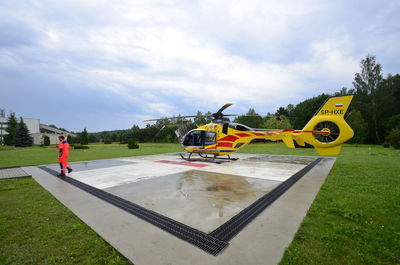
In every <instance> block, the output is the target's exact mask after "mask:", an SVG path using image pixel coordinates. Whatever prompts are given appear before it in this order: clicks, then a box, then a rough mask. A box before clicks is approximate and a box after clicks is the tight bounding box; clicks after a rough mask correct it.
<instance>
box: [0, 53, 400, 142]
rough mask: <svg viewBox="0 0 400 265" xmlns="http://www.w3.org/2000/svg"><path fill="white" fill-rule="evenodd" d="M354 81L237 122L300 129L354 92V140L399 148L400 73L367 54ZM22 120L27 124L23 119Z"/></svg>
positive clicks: (199, 118) (191, 123)
mask: <svg viewBox="0 0 400 265" xmlns="http://www.w3.org/2000/svg"><path fill="white" fill-rule="evenodd" d="M352 85H353V87H351V88H346V87H343V88H341V89H340V90H338V91H337V92H336V93H333V94H326V93H321V94H319V95H316V96H313V97H312V98H309V99H306V100H304V101H302V102H300V103H298V104H296V105H294V104H289V105H287V106H286V107H283V106H282V107H279V108H278V109H277V110H276V111H275V112H274V113H267V115H260V114H258V113H257V112H256V111H255V109H253V108H250V109H249V111H248V112H247V113H245V114H243V115H241V116H238V117H236V118H235V119H234V122H236V123H241V124H245V125H247V126H249V127H252V128H266V129H283V128H295V129H301V128H303V127H304V126H305V124H306V123H307V122H308V121H309V119H310V118H311V117H312V116H313V115H314V113H315V112H316V111H317V110H318V109H319V107H320V106H321V105H322V104H323V103H324V102H325V100H326V99H327V98H328V97H330V96H334V95H348V94H353V95H354V99H353V102H352V103H351V105H350V107H349V109H348V112H347V114H346V116H345V119H346V121H347V122H348V123H349V125H350V126H351V127H352V128H353V130H354V131H355V135H354V137H353V138H352V139H351V142H353V143H365V144H385V145H387V144H388V143H389V142H390V143H391V145H393V146H395V147H397V148H400V75H399V74H394V75H392V74H388V75H387V76H386V78H385V77H383V75H382V66H381V65H380V64H379V63H377V62H376V58H375V56H372V55H367V56H366V57H365V58H364V59H362V60H361V62H360V71H359V72H358V73H355V75H354V81H353V83H352ZM14 118H15V115H14ZM21 122H22V123H23V120H22V119H21ZM209 122H211V112H210V111H208V112H206V113H204V115H203V114H202V113H201V112H200V111H198V112H197V115H196V116H195V117H194V118H193V119H187V118H185V117H182V116H181V115H178V116H177V117H175V118H173V119H167V118H161V119H159V120H157V121H156V122H155V123H154V124H147V125H146V126H145V127H144V128H139V126H137V125H133V126H132V128H131V129H127V130H113V131H102V132H95V133H88V132H87V131H86V128H85V129H84V131H83V132H81V133H77V135H78V136H77V137H76V138H75V139H72V138H71V137H69V141H71V142H75V143H81V144H87V143H96V142H104V143H106V144H107V143H112V142H120V143H128V141H129V140H131V139H134V140H136V141H138V142H178V138H177V137H176V135H175V131H176V130H177V129H178V128H180V127H181V126H182V124H185V126H186V127H187V130H190V129H194V128H196V127H198V126H200V125H204V124H206V123H209ZM15 123H16V121H13V124H14V125H15ZM14 125H13V126H14ZM21 126H22V125H21ZM25 127H26V126H25ZM13 128H16V126H14V127H13ZM9 134H10V135H15V134H14V132H9ZM9 137H11V136H9ZM6 139H8V140H7V142H6V144H10V143H11V142H10V138H6ZM13 139H15V138H13Z"/></svg>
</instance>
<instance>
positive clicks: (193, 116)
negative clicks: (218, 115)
mask: <svg viewBox="0 0 400 265" xmlns="http://www.w3.org/2000/svg"><path fill="white" fill-rule="evenodd" d="M209 116H211V115H200V116H197V115H189V116H176V117H169V118H159V119H151V120H144V122H148V121H161V120H173V119H179V118H195V117H209Z"/></svg>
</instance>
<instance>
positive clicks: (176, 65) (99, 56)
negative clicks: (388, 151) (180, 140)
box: [0, 0, 400, 132]
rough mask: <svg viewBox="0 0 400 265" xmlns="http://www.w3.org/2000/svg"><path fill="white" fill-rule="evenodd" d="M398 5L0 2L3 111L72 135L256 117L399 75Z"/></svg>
mask: <svg viewBox="0 0 400 265" xmlns="http://www.w3.org/2000/svg"><path fill="white" fill-rule="evenodd" d="M399 14H400V1H398V0H393V1H378V0H376V1H367V0H362V1H361V0H360V1H359V0H357V1H344V0H337V1H325V0H300V1H299V0H297V1H293V0H292V1H289V0H280V1H272V0H243V1H236V0H230V1H218V0H205V1H195V0H189V1H185V0H182V1H175V0H169V1H163V0H158V1H150V0H146V1H136V0H126V1H120V0H113V1H94V0H79V1H75V0H68V1H46V0H38V1H28V0H26V1H25V0H21V1H15V0H10V1H8V0H1V1H0V108H5V109H6V113H7V114H8V113H9V112H10V111H12V112H16V114H17V115H18V116H23V117H29V118H39V119H40V120H41V122H42V123H45V124H55V125H57V126H58V127H64V128H66V129H68V130H72V131H82V130H83V128H84V127H86V128H87V129H88V131H91V132H95V131H102V130H112V129H127V128H130V127H132V125H133V124H138V125H140V126H144V123H143V122H142V121H143V120H144V119H147V118H157V117H165V116H171V115H175V114H182V115H190V114H195V113H196V112H197V110H200V111H202V112H206V111H208V110H210V111H215V110H217V109H218V108H219V107H220V106H222V105H223V104H225V103H234V105H233V106H232V107H231V108H230V109H228V110H227V112H231V113H245V112H247V110H248V109H249V108H251V107H252V108H255V110H256V111H257V112H258V113H260V114H264V113H267V112H274V111H275V110H276V109H277V108H278V107H280V106H287V105H288V104H296V103H299V102H300V101H302V100H304V99H306V98H309V97H312V96H314V95H318V94H321V93H333V92H336V91H338V90H340V88H342V87H348V88H351V87H352V80H353V78H354V74H355V73H356V72H358V71H359V69H360V68H359V62H360V60H361V59H362V58H364V57H365V56H366V55H367V54H372V55H375V56H376V57H377V61H378V62H379V63H381V64H382V67H383V74H384V75H385V76H386V75H387V74H388V73H392V74H395V73H400V67H399V66H400V60H399V58H400V48H399V47H400V15H399Z"/></svg>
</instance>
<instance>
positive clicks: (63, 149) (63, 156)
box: [57, 135, 72, 177]
mask: <svg viewBox="0 0 400 265" xmlns="http://www.w3.org/2000/svg"><path fill="white" fill-rule="evenodd" d="M58 140H60V143H59V144H58V146H57V149H58V162H59V163H60V168H61V173H60V174H58V175H57V176H59V177H64V176H65V172H66V171H67V170H68V173H71V172H72V168H71V167H70V166H69V165H68V162H67V159H68V155H69V143H68V141H67V140H65V137H64V136H63V135H60V136H59V137H58Z"/></svg>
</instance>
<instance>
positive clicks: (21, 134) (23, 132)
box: [14, 117, 33, 147]
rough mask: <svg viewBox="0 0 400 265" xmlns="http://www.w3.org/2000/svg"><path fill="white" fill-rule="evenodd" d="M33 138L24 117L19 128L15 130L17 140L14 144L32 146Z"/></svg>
mask: <svg viewBox="0 0 400 265" xmlns="http://www.w3.org/2000/svg"><path fill="white" fill-rule="evenodd" d="M32 144H33V139H32V137H31V136H30V135H29V130H28V127H27V126H26V124H25V122H24V120H23V119H22V117H21V118H20V121H19V123H18V126H17V129H16V130H15V141H14V145H15V146H19V147H26V146H32Z"/></svg>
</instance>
